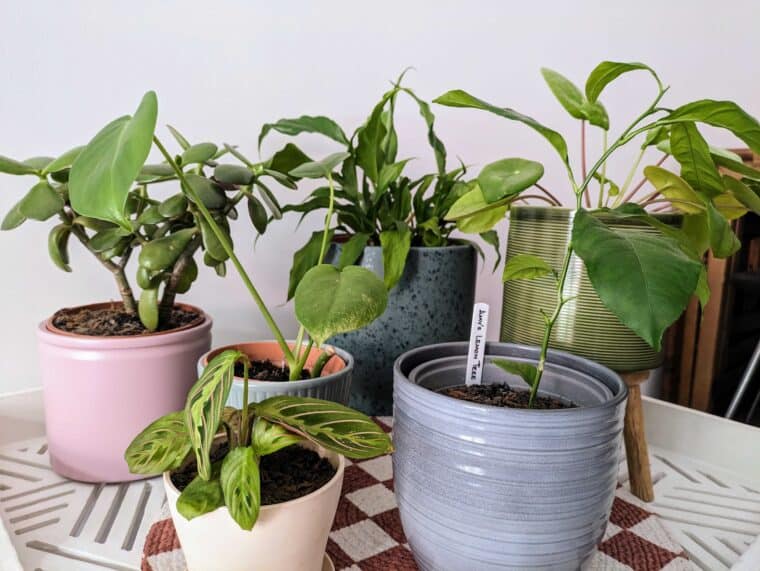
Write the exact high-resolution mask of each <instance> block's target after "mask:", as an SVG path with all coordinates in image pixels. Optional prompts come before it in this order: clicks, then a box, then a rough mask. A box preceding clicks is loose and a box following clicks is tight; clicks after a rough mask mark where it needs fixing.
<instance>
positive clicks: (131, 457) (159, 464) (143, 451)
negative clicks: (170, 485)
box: [124, 411, 191, 475]
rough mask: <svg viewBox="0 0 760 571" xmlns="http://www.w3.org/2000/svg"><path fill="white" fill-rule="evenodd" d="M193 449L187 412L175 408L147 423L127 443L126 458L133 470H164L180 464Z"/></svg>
mask: <svg viewBox="0 0 760 571" xmlns="http://www.w3.org/2000/svg"><path fill="white" fill-rule="evenodd" d="M190 449H191V445H190V439H189V436H188V432H187V426H186V424H185V415H184V413H183V412H181V411H180V412H172V413H169V414H167V415H165V416H162V417H161V418H159V419H157V420H154V421H153V422H152V423H150V424H149V425H148V426H147V427H145V429H144V430H143V431H142V432H141V433H140V434H138V435H137V436H136V437H135V439H134V440H133V441H132V443H131V444H130V445H129V446H128V447H127V450H126V452H125V453H124V458H125V459H126V461H127V464H128V465H129V470H130V472H132V473H133V474H146V475H152V474H160V473H161V472H165V471H167V470H176V469H177V468H179V467H180V465H181V464H182V462H183V461H184V460H185V458H186V457H187V455H188V454H189V453H190Z"/></svg>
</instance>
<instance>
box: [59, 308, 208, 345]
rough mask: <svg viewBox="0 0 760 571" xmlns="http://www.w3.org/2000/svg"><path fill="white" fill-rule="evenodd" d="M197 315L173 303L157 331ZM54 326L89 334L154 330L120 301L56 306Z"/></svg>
mask: <svg viewBox="0 0 760 571" xmlns="http://www.w3.org/2000/svg"><path fill="white" fill-rule="evenodd" d="M200 319H201V314H200V312H197V311H191V310H187V309H184V308H181V307H174V308H173V309H172V312H171V315H170V316H169V319H167V320H165V322H163V323H161V325H160V326H159V328H158V331H171V330H172V329H179V328H180V327H184V326H186V325H190V324H191V323H193V322H194V321H200ZM53 326H54V327H56V328H57V329H60V330H61V331H65V332H67V333H77V334H79V335H92V336H95V337H113V336H116V335H149V334H151V333H155V332H154V331H148V330H147V329H145V326H143V324H142V323H141V322H140V318H139V317H138V316H137V314H131V313H127V312H126V311H124V309H123V306H122V305H121V304H120V303H115V304H113V305H112V306H109V307H100V308H91V307H81V308H72V309H59V310H58V311H57V312H56V313H55V315H53Z"/></svg>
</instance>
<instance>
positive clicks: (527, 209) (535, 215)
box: [509, 205, 683, 226]
mask: <svg viewBox="0 0 760 571" xmlns="http://www.w3.org/2000/svg"><path fill="white" fill-rule="evenodd" d="M575 210H576V209H575V208H569V207H567V206H535V205H514V206H511V207H510V208H509V217H510V219H511V218H512V213H513V212H515V213H519V214H521V218H522V219H523V220H530V219H535V220H546V219H551V218H554V219H556V220H567V219H568V218H570V215H571V214H572V213H573V212H575ZM587 210H588V209H587ZM649 214H650V215H651V216H652V217H653V218H656V219H657V220H659V221H661V222H664V223H666V224H677V223H680V222H681V221H682V220H683V215H681V214H678V213H672V214H671V213H663V212H650V213H649ZM601 218H605V214H604V213H603V214H602V215H601ZM606 218H611V217H610V216H609V215H607V216H606ZM615 222H616V223H617V224H620V225H629V226H646V224H645V223H643V222H640V221H638V220H635V219H630V220H626V219H619V220H615Z"/></svg>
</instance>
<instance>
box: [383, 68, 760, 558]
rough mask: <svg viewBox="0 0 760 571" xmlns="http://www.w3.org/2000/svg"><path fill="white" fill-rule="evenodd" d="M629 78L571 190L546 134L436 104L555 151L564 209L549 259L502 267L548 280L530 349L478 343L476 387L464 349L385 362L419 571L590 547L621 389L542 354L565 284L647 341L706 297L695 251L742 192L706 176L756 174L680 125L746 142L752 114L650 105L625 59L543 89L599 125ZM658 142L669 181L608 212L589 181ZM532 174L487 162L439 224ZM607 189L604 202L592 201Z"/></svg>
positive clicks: (524, 183)
mask: <svg viewBox="0 0 760 571" xmlns="http://www.w3.org/2000/svg"><path fill="white" fill-rule="evenodd" d="M635 70H645V71H647V72H649V73H651V75H652V76H653V77H654V78H655V80H656V85H657V95H656V97H655V98H654V101H653V103H652V104H651V105H650V106H648V107H647V108H646V109H645V111H644V112H643V113H642V114H641V115H640V116H639V117H637V118H636V119H635V120H634V122H633V123H632V124H631V125H629V126H627V127H625V128H624V129H623V130H622V132H621V134H620V135H619V136H618V137H617V138H615V139H613V140H612V141H611V143H610V144H609V145H608V146H606V148H605V150H604V151H603V153H602V155H601V156H600V158H599V160H598V161H596V162H595V163H594V165H593V166H592V167H591V168H590V169H589V170H588V171H587V172H586V173H585V176H583V178H582V180H580V181H576V179H575V176H574V175H573V169H572V167H571V164H570V161H569V159H568V153H567V145H566V143H565V140H564V138H563V137H562V136H561V135H560V134H559V133H557V132H556V131H553V130H551V129H549V128H548V127H546V126H544V125H542V124H540V123H539V122H537V121H536V120H534V119H532V118H530V117H527V116H525V115H522V114H520V113H518V112H516V111H514V110H512V109H509V108H502V107H497V106H494V105H491V104H488V103H486V102H484V101H482V100H480V99H477V98H475V97H473V96H471V95H469V94H467V93H465V92H463V91H452V92H448V93H446V94H444V95H443V96H441V97H440V98H438V99H437V101H438V102H439V103H442V104H444V105H450V106H456V107H473V108H479V109H484V110H488V111H490V112H493V113H495V114H497V115H500V116H503V117H506V118H508V119H512V120H516V121H519V122H522V123H525V124H527V125H529V126H530V127H532V128H533V129H535V130H536V131H538V132H539V133H540V134H541V135H543V136H544V137H545V138H547V139H548V140H549V142H550V143H551V145H552V146H553V147H554V149H555V150H557V151H558V153H559V154H560V157H561V158H562V161H563V163H564V165H565V167H566V170H567V172H568V175H569V178H570V185H571V188H572V190H573V193H574V196H575V204H574V208H573V210H572V212H571V213H570V215H569V217H570V220H571V226H570V234H571V239H570V241H569V243H568V244H567V246H566V249H565V252H564V255H563V256H562V258H561V260H560V261H559V263H558V264H556V265H555V264H553V263H552V260H547V259H543V258H541V257H538V256H536V255H534V254H522V255H520V256H517V255H513V256H512V257H511V258H510V259H509V260H508V261H507V262H506V268H505V278H506V279H507V280H512V279H536V278H538V277H542V276H549V277H550V278H551V279H553V282H554V284H555V285H554V295H555V297H554V300H555V302H554V304H553V305H552V306H551V307H549V308H547V309H544V308H542V307H537V308H536V311H537V312H539V315H541V318H542V320H543V323H544V329H543V332H542V335H541V343H540V346H539V347H528V346H524V345H512V344H507V343H492V344H489V345H487V347H486V350H485V368H484V372H483V382H482V384H477V383H473V384H469V385H468V384H465V379H466V378H468V377H469V373H470V372H469V370H467V367H466V356H465V351H466V347H465V345H464V344H448V345H446V344H441V345H433V346H429V347H422V348H419V349H417V350H414V351H411V352H409V353H406V354H405V355H403V356H402V357H400V358H399V359H398V360H397V362H396V364H395V368H394V375H395V384H394V392H395V394H394V398H395V406H396V421H395V425H394V435H395V436H394V439H395V444H396V449H397V452H396V454H395V455H394V474H395V477H396V496H397V499H398V503H399V509H400V513H401V519H402V522H403V525H404V529H405V531H406V534H407V537H408V539H409V543H410V545H411V547H412V550H413V552H414V554H415V557H416V559H417V562H418V563H419V564H420V567H421V568H422V569H425V570H429V569H435V570H436V571H448V570H459V569H470V568H472V560H473V559H476V560H477V561H479V562H480V563H481V564H482V566H483V567H484V568H485V567H487V568H489V569H524V568H531V567H536V568H538V567H544V568H547V567H550V568H555V569H577V568H579V567H580V566H581V564H582V563H583V562H584V561H585V560H586V559H587V558H588V557H589V556H591V555H592V554H593V551H594V548H595V546H596V544H597V542H598V541H599V540H600V539H601V537H602V535H603V533H604V529H605V526H606V522H607V519H608V517H609V512H610V509H611V506H612V501H613V497H614V491H615V487H616V485H617V472H618V461H619V455H618V452H619V447H620V443H621V432H622V426H623V416H624V411H625V399H626V395H627V388H626V386H625V384H624V383H623V382H622V380H621V378H620V377H619V376H618V375H617V374H616V373H614V372H613V371H612V370H611V369H608V368H606V367H604V366H602V365H599V364H596V363H593V362H591V361H589V360H587V359H584V358H582V357H579V356H575V355H570V354H568V353H562V352H558V351H550V350H549V344H550V340H551V335H552V331H553V330H554V328H555V327H557V325H558V323H559V321H558V320H559V318H560V316H561V315H562V314H563V313H564V312H566V311H568V310H569V308H571V307H572V306H571V304H572V303H573V302H574V300H575V296H576V294H577V290H573V289H571V288H570V287H569V285H568V284H570V283H572V282H571V281H569V278H568V276H569V275H571V274H572V273H573V272H579V271H580V272H585V273H587V274H588V277H589V279H590V281H591V284H592V285H593V288H594V291H595V292H596V293H597V294H598V296H599V298H600V299H601V300H602V302H603V303H604V305H605V306H606V307H607V308H608V309H609V310H610V311H611V312H612V313H613V314H614V315H615V316H616V317H617V318H618V319H619V320H620V321H621V322H623V323H624V324H625V325H627V326H628V327H629V328H630V329H632V330H633V331H635V332H636V333H637V334H638V335H639V336H641V337H642V338H643V339H644V340H645V341H646V342H647V343H649V344H651V345H653V346H654V347H655V348H658V347H659V344H660V342H661V338H662V335H663V332H664V330H665V328H666V327H667V326H668V325H669V324H670V323H672V321H673V320H675V319H676V318H677V317H678V316H679V315H680V313H681V312H682V311H683V309H684V308H685V306H686V304H687V302H688V301H689V299H690V297H691V296H692V295H694V294H696V295H698V296H699V297H700V299H701V300H702V301H703V302H704V301H705V300H706V298H707V291H706V284H705V280H704V279H703V275H704V273H703V267H704V266H703V263H702V254H704V252H705V251H706V250H707V249H708V248H711V249H712V250H713V252H714V253H715V254H721V253H726V252H729V251H732V250H734V249H735V248H736V245H735V237H733V234H732V233H731V229H730V226H729V225H728V223H727V221H726V217H725V216H724V215H722V214H721V211H722V210H724V208H725V206H726V205H727V204H730V205H732V206H733V207H734V208H738V206H737V205H738V204H743V205H745V206H743V207H747V205H749V204H754V203H755V199H754V198H753V196H754V191H752V189H751V188H750V186H751V185H750V184H747V181H737V182H738V184H736V183H735V182H733V180H728V179H727V178H723V177H721V176H719V175H718V172H717V167H716V165H717V164H721V165H722V166H725V165H728V166H729V167H730V168H732V169H734V170H735V172H738V173H740V174H742V175H744V176H747V177H755V176H756V174H755V173H753V172H751V171H749V170H746V169H744V167H743V166H742V165H737V164H734V162H735V161H734V159H733V158H732V157H730V156H727V155H725V154H724V153H721V152H720V151H715V150H711V149H710V147H709V146H708V145H707V143H706V142H704V139H702V137H701V135H700V134H699V131H698V130H697V128H696V124H697V123H707V124H709V125H713V126H717V127H722V128H726V129H728V130H730V131H731V132H733V133H734V134H735V135H737V136H738V137H739V138H740V139H742V140H743V141H744V142H745V143H747V145H749V146H750V147H751V148H753V149H760V136H759V134H760V125H759V124H758V122H757V121H756V120H755V119H754V118H752V117H751V116H749V115H748V114H747V113H745V112H744V111H743V110H742V109H741V108H740V107H739V106H737V105H736V104H735V103H732V102H726V101H711V100H700V101H695V102H692V103H688V104H686V105H683V106H681V107H678V108H675V109H669V108H664V107H661V106H660V101H661V99H662V97H663V95H664V93H665V91H666V88H665V87H664V86H663V85H662V84H661V82H660V80H659V78H658V77H657V76H656V75H655V73H654V72H653V71H652V70H651V69H650V68H649V67H647V66H645V65H643V64H638V63H635V64H626V63H615V62H603V63H602V64H600V65H599V66H597V67H596V68H595V69H594V70H593V71H592V73H591V75H590V76H589V80H588V82H587V84H586V90H585V94H582V93H580V91H579V90H577V89H574V88H572V87H571V84H570V85H568V84H567V83H566V82H564V81H560V80H557V78H556V77H555V78H554V79H555V80H556V81H554V83H557V85H559V86H560V87H557V86H556V85H555V86H554V91H555V93H560V94H561V96H560V99H561V100H562V101H565V103H566V104H567V105H568V106H570V105H571V103H572V102H574V106H573V107H572V108H573V109H574V111H575V112H577V113H579V114H581V113H582V114H583V116H584V117H586V118H588V120H589V121H592V118H593V121H595V122H597V123H603V124H608V123H607V119H606V112H604V111H603V107H601V104H600V103H599V102H598V96H599V94H600V93H601V92H602V90H603V89H604V87H605V86H606V85H607V84H608V83H610V82H611V81H613V80H614V79H615V78H617V77H618V76H620V75H621V74H623V73H627V72H631V71H635ZM600 117H604V119H600ZM665 133H667V135H666V134H665ZM666 136H667V140H668V141H669V142H670V149H671V150H672V152H673V155H674V156H675V157H676V158H677V159H678V161H679V162H680V163H681V166H682V170H681V175H682V176H678V175H676V174H674V173H670V172H669V171H666V170H665V169H661V168H660V167H647V169H645V175H646V176H647V178H648V180H650V181H652V182H653V183H654V185H655V187H656V191H655V192H656V193H657V194H656V195H655V194H653V196H656V197H657V198H655V199H654V200H657V201H658V202H654V201H652V202H650V203H646V204H635V203H632V202H629V201H627V200H625V197H623V199H620V200H619V201H618V202H619V203H618V204H615V199H616V196H615V191H614V190H612V188H613V187H612V184H611V183H610V182H609V181H608V179H607V177H606V174H605V173H604V166H603V165H604V164H605V162H606V160H607V158H608V157H609V156H610V155H611V154H612V153H613V152H615V151H616V150H617V149H619V148H621V147H623V146H625V145H626V144H628V143H630V142H632V141H634V140H635V139H636V137H644V138H645V139H646V140H651V139H656V138H660V137H666ZM685 149H688V151H689V152H685ZM542 174H543V167H542V166H541V165H540V164H539V163H535V162H533V161H526V160H524V159H506V160H503V161H499V162H497V163H494V164H492V165H489V166H488V167H486V168H484V169H483V171H482V172H481V173H480V175H479V176H478V180H477V184H476V186H474V187H473V189H472V190H471V191H470V194H468V195H466V199H465V198H463V199H461V200H462V201H461V202H460V203H459V204H455V205H454V206H453V207H452V211H450V213H449V215H450V217H452V218H455V219H459V220H464V219H466V218H471V219H472V220H475V221H477V220H480V221H483V220H487V219H488V216H494V217H496V215H495V213H496V214H498V216H499V217H501V216H503V215H504V214H505V212H506V209H508V208H509V206H510V205H511V203H512V202H514V201H515V200H517V199H519V198H520V197H521V196H526V194H523V193H524V192H525V191H526V190H527V189H528V188H531V187H533V185H534V184H535V183H536V182H537V181H538V180H539V179H540V178H541V176H542ZM594 180H599V181H601V182H602V185H601V189H602V192H603V196H602V198H601V204H600V203H599V202H596V201H595V204H596V208H593V209H592V208H589V207H586V208H584V195H585V194H586V193H587V192H589V187H590V185H591V183H592V181H594ZM610 190H612V194H613V197H612V199H611V200H610V201H609V203H608V205H607V206H605V203H607V198H608V197H609V194H610ZM747 190H749V193H748V192H747ZM597 200H598V199H597ZM659 201H662V202H659ZM650 204H651V205H654V206H655V207H656V206H657V205H659V204H670V205H672V206H673V207H674V208H675V209H677V210H678V211H679V212H681V213H682V215H683V217H684V222H683V226H682V227H680V228H679V227H676V226H673V225H670V224H668V223H666V222H663V221H662V220H659V219H658V218H656V217H654V216H652V214H650V213H649V212H648V211H647V208H645V206H649V205H650ZM625 220H636V221H640V222H643V223H645V224H647V225H648V226H650V227H652V228H654V229H655V230H656V233H646V232H640V231H638V230H635V229H634V230H633V231H632V230H631V229H630V228H629V227H622V228H621V227H618V226H617V223H618V222H619V221H625ZM558 231H560V230H558ZM581 261H582V262H583V265H581ZM539 387H541V389H542V390H541V392H539ZM421 474H425V475H426V477H424V478H423V477H421Z"/></svg>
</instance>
